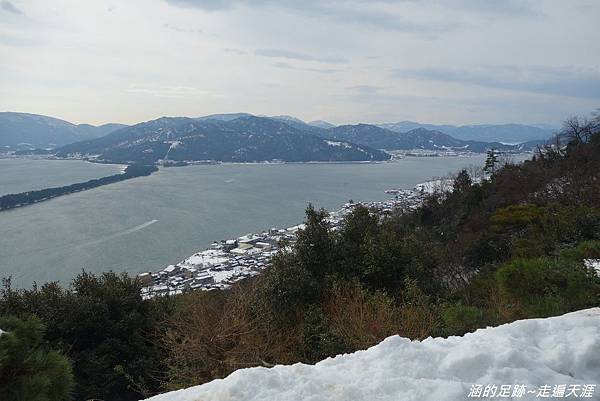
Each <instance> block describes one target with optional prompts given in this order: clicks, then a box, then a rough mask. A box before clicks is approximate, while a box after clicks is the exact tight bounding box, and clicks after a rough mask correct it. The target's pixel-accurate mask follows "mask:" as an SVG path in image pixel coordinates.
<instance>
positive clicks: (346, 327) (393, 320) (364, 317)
mask: <svg viewBox="0 0 600 401" xmlns="http://www.w3.org/2000/svg"><path fill="white" fill-rule="evenodd" d="M325 313H326V315H327V317H328V319H329V322H330V325H331V331H332V332H333V333H334V334H335V335H336V336H337V337H339V338H341V339H342V340H343V342H344V344H346V345H347V346H348V347H349V349H351V350H359V349H366V348H368V347H370V346H373V345H375V344H377V343H378V342H380V341H381V340H383V339H384V338H386V337H389V336H391V335H394V334H398V333H399V332H400V329H401V321H400V310H399V308H398V307H397V306H396V305H395V304H394V300H393V299H392V298H390V297H388V296H387V295H386V294H385V293H383V292H380V291H373V292H369V291H367V290H365V289H364V288H362V287H361V286H360V284H358V283H357V282H351V283H349V284H346V285H337V286H336V287H335V288H334V289H333V290H332V292H331V296H330V298H329V300H328V301H327V302H326V304H325Z"/></svg>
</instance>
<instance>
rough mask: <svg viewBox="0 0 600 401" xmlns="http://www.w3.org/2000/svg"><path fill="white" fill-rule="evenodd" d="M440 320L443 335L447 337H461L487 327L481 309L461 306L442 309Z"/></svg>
mask: <svg viewBox="0 0 600 401" xmlns="http://www.w3.org/2000/svg"><path fill="white" fill-rule="evenodd" d="M442 320H443V322H444V334H446V335H449V336H462V335H463V334H465V333H469V332H472V331H475V330H477V329H479V328H483V327H486V325H487V319H486V317H485V312H484V310H483V309H480V308H477V307H475V306H468V305H461V304H454V305H448V306H446V307H444V308H443V309H442Z"/></svg>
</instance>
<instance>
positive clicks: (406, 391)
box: [148, 308, 600, 401]
mask: <svg viewBox="0 0 600 401" xmlns="http://www.w3.org/2000/svg"><path fill="white" fill-rule="evenodd" d="M599 350H600V308H593V309H587V310H583V311H579V312H574V313H570V314H567V315H563V316H559V317H553V318H547V319H529V320H521V321H517V322H514V323H510V324H506V325H503V326H499V327H494V328H487V329H481V330H477V331H476V332H474V333H469V334H466V335H464V336H462V337H450V338H428V339H426V340H424V341H410V340H408V339H406V338H402V337H398V336H393V337H389V338H387V339H385V340H384V341H382V342H381V343H380V344H378V345H376V346H374V347H372V348H369V349H368V350H366V351H358V352H355V353H353V354H347V355H338V356H337V357H335V358H328V359H326V360H324V361H321V362H319V363H317V364H316V365H314V366H312V365H304V364H300V363H298V364H295V365H290V366H276V367H274V368H271V369H268V368H262V367H258V368H250V369H241V370H238V371H236V372H234V373H232V374H231V375H230V376H228V377H227V378H225V379H222V380H214V381H212V382H210V383H207V384H204V385H201V386H197V387H192V388H189V389H185V390H180V391H175V392H171V393H166V394H162V395H159V396H156V397H152V398H150V399H148V401H150V400H151V401H201V400H202V401H216V400H218V401H238V400H239V401H241V400H244V401H258V400H260V401H263V400H269V401H298V400H310V401H326V400H327V401H329V400H344V401H357V400H360V401H363V400H379V401H382V400H383V401H388V400H389V401H392V400H393V401H445V400H448V401H450V400H451V401H455V400H468V399H472V398H483V397H481V395H480V396H479V397H469V393H470V392H472V391H478V390H477V389H479V387H477V386H481V389H483V391H485V388H486V386H488V387H490V388H491V386H496V387H497V389H496V393H495V394H496V396H495V397H489V396H488V397H487V398H488V399H496V398H498V395H497V394H498V392H499V391H500V388H501V386H503V385H504V386H505V387H504V388H505V389H506V386H511V387H510V390H509V392H512V391H514V389H515V388H516V386H525V389H526V391H533V393H526V394H525V395H524V396H522V397H514V396H509V397H501V398H504V399H522V400H525V399H532V400H533V399H538V398H539V397H538V398H536V395H537V392H539V391H540V390H541V389H542V390H543V391H545V392H547V393H548V394H550V395H551V394H552V391H554V390H555V388H554V387H555V386H563V385H564V386H565V388H566V389H567V390H566V391H567V392H568V391H569V389H573V388H574V389H576V393H577V394H578V395H581V393H582V392H583V391H584V389H585V388H587V389H588V392H589V390H590V387H588V386H589V385H594V384H595V385H596V386H597V385H598V384H600V352H599ZM544 386H549V388H546V387H544ZM577 386H579V387H577ZM559 389H560V388H559ZM591 390H592V396H591V398H588V399H595V400H598V399H600V398H599V395H600V390H599V389H597V388H596V389H595V392H594V389H591ZM511 397H512V398H511ZM563 397H564V395H563ZM544 398H547V397H544Z"/></svg>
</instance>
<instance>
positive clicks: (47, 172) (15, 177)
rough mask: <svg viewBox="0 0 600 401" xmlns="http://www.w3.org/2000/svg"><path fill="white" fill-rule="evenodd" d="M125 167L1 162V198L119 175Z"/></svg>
mask: <svg viewBox="0 0 600 401" xmlns="http://www.w3.org/2000/svg"><path fill="white" fill-rule="evenodd" d="M122 168H123V167H122V166H119V165H116V164H94V163H87V162H84V161H81V160H36V159H30V160H23V159H0V196H2V195H6V194H18V193H20V192H25V191H31V190H35V189H44V188H51V187H61V186H64V185H69V184H73V183H75V182H84V181H88V180H91V179H94V178H100V177H105V176H107V175H112V174H118V173H119V172H121V170H122Z"/></svg>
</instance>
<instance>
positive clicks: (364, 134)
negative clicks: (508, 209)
mask: <svg viewBox="0 0 600 401" xmlns="http://www.w3.org/2000/svg"><path fill="white" fill-rule="evenodd" d="M322 135H324V136H325V137H327V138H331V139H336V140H343V141H351V142H354V143H360V144H362V145H366V146H370V147H373V148H376V149H386V150H411V149H426V150H445V149H447V150H462V151H471V152H485V151H486V150H488V149H496V150H501V151H523V150H532V149H535V147H536V146H537V143H533V142H532V143H527V144H523V145H505V144H502V143H500V142H481V141H463V140H460V139H456V138H454V137H451V136H450V135H447V134H444V133H442V132H439V131H432V130H428V129H425V128H415V129H412V130H410V131H408V132H394V131H391V130H389V129H385V128H381V127H378V126H375V125H370V124H357V125H340V126H338V127H333V128H330V129H328V130H326V131H325V132H324V133H323V134H322Z"/></svg>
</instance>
